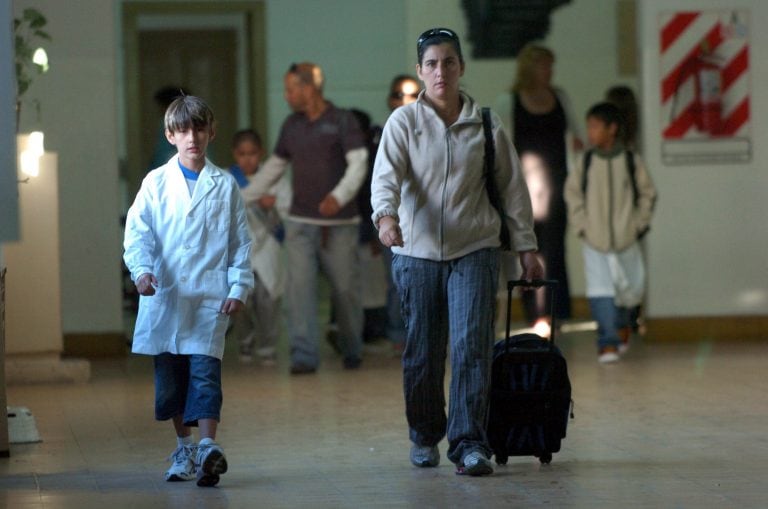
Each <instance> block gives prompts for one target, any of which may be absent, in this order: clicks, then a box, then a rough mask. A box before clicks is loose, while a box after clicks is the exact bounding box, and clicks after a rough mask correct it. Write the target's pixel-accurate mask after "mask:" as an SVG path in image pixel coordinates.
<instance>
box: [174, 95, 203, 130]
mask: <svg viewBox="0 0 768 509" xmlns="http://www.w3.org/2000/svg"><path fill="white" fill-rule="evenodd" d="M214 121H215V119H214V117H213V110H211V108H210V106H208V105H207V104H206V103H205V101H203V100H202V99H200V98H199V97H195V96H194V95H183V96H181V97H177V98H176V99H174V100H173V102H172V103H171V105H170V106H168V109H167V110H165V129H166V130H167V131H170V132H172V133H174V132H179V131H184V130H185V129H188V128H190V127H194V128H201V127H209V128H212V127H213V123H214Z"/></svg>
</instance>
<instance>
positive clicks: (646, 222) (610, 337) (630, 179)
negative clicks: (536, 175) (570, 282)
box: [565, 102, 656, 363]
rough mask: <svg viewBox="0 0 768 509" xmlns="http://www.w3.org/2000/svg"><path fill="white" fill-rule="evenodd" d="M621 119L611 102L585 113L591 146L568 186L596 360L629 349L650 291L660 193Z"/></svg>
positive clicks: (610, 359) (616, 356)
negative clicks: (634, 319)
mask: <svg viewBox="0 0 768 509" xmlns="http://www.w3.org/2000/svg"><path fill="white" fill-rule="evenodd" d="M622 121H623V119H622V116H621V112H620V111H619V109H618V108H617V107H616V106H615V105H613V104H610V103H607V102H601V103H598V104H596V105H594V106H592V107H591V108H590V109H589V111H588V112H587V137H588V139H589V142H590V144H591V146H592V148H591V149H590V150H588V151H587V152H586V153H585V155H584V160H583V164H581V165H578V166H577V167H576V168H575V169H574V171H572V172H571V173H570V174H569V176H568V180H567V181H566V184H565V201H566V203H567V205H568V217H569V221H570V223H571V226H572V227H573V228H574V230H575V231H576V233H577V234H578V236H579V237H580V238H581V239H582V244H583V255H584V272H585V276H586V281H587V289H586V294H587V298H588V299H589V306H590V310H591V312H592V317H593V318H594V319H595V320H596V321H597V324H598V331H597V334H598V337H597V347H598V360H599V362H601V363H611V362H616V361H618V360H619V354H621V353H624V352H625V351H626V350H627V349H628V347H629V336H630V333H631V328H630V327H629V313H628V310H629V308H631V307H634V306H637V305H638V304H639V303H640V302H641V301H642V298H643V294H644V292H645V264H644V261H643V254H642V251H641V249H640V245H639V242H638V241H639V239H641V238H642V237H643V236H644V235H645V234H646V233H647V232H648V230H649V228H650V223H651V216H652V214H653V207H654V203H655V201H656V188H655V187H654V185H653V182H652V181H651V177H650V175H649V174H648V171H647V170H646V167H645V164H644V163H643V161H642V160H641V159H640V157H638V155H637V154H634V153H633V152H631V151H629V150H627V149H626V148H625V147H624V145H623V143H622V142H621V141H620V132H621V127H622Z"/></svg>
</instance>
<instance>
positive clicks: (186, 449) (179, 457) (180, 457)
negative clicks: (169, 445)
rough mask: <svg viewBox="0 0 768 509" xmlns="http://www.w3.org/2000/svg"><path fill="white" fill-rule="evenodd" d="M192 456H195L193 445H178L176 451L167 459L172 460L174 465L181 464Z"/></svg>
mask: <svg viewBox="0 0 768 509" xmlns="http://www.w3.org/2000/svg"><path fill="white" fill-rule="evenodd" d="M194 454H195V446H194V445H180V446H178V447H176V450H175V451H173V452H172V453H171V455H170V456H169V457H168V459H169V460H173V462H174V463H181V462H183V461H186V460H187V459H188V458H190V457H192V456H194Z"/></svg>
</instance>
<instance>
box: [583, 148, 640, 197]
mask: <svg viewBox="0 0 768 509" xmlns="http://www.w3.org/2000/svg"><path fill="white" fill-rule="evenodd" d="M624 155H625V157H626V164H627V173H628V174H629V182H630V184H631V185H632V203H634V205H635V206H637V200H638V198H639V196H640V192H639V191H638V190H637V178H636V177H635V154H634V153H633V152H632V151H631V150H626V151H625V152H624ZM591 162H592V151H591V150H587V151H586V152H585V153H584V171H583V172H582V174H581V192H582V193H584V194H585V195H586V194H587V182H588V180H587V172H588V171H589V165H590V163H591Z"/></svg>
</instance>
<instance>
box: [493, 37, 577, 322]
mask: <svg viewBox="0 0 768 509" xmlns="http://www.w3.org/2000/svg"><path fill="white" fill-rule="evenodd" d="M554 61H555V57H554V54H553V53H552V52H551V51H550V50H549V49H547V48H545V47H543V46H538V45H528V46H526V47H525V48H523V50H522V51H521V52H520V54H519V55H518V57H517V77H516V80H515V84H514V86H513V88H512V92H511V94H509V95H508V96H507V98H506V102H507V105H505V106H499V102H497V107H496V111H499V112H500V113H502V114H503V113H504V112H508V113H507V115H509V124H508V127H509V129H510V131H511V132H512V139H513V142H514V145H515V148H516V149H517V151H518V153H519V154H520V159H521V161H522V166H523V172H524V174H525V177H526V182H527V183H528V187H529V190H530V192H531V201H532V204H533V211H534V220H535V232H536V237H537V239H538V242H539V255H540V257H541V261H542V262H543V264H544V268H545V271H546V277H547V278H549V279H556V280H558V281H560V285H559V286H558V288H557V290H556V304H555V306H556V309H555V316H556V317H557V318H558V319H562V318H569V317H570V315H571V300H570V290H569V287H568V273H567V270H566V266H565V230H566V225H567V223H568V219H567V216H566V206H565V201H564V199H563V186H564V185H565V179H566V176H567V174H568V159H569V153H570V151H572V150H580V149H581V148H582V144H581V141H580V140H579V138H578V136H577V135H576V132H577V129H576V127H575V125H574V124H573V122H572V116H571V115H570V114H569V111H568V110H569V103H568V100H567V98H566V96H565V94H564V93H563V92H562V90H559V89H557V88H555V87H553V86H552V68H553V64H554ZM500 108H501V109H500ZM523 303H524V308H525V314H526V319H527V320H528V322H529V323H531V324H532V325H533V324H536V325H538V323H537V322H539V323H542V322H543V320H544V319H545V317H546V316H547V315H548V314H549V309H548V305H549V302H548V300H547V299H545V296H544V294H543V290H539V291H535V292H534V291H530V292H525V293H524V294H523ZM542 332H545V333H547V334H548V327H546V329H545V330H544V331H542Z"/></svg>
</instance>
